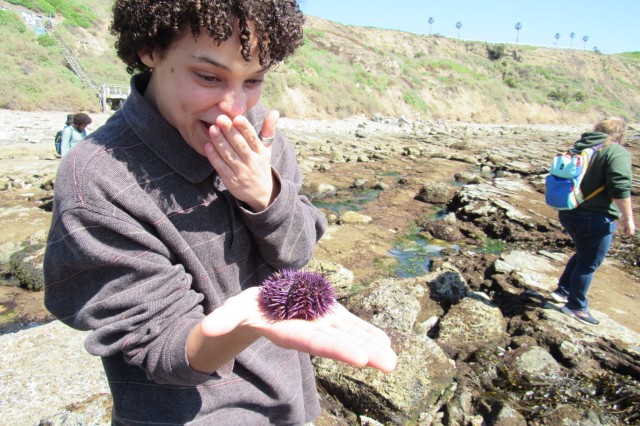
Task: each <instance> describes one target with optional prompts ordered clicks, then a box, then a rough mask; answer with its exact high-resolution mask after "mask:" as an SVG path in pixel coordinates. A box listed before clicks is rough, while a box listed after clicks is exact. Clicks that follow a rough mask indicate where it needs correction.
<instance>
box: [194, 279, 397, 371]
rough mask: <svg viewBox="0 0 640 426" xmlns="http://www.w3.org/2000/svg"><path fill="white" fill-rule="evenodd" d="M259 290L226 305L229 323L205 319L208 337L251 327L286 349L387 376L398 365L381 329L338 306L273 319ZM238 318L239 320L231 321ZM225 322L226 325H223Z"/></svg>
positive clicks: (252, 290)
mask: <svg viewBox="0 0 640 426" xmlns="http://www.w3.org/2000/svg"><path fill="white" fill-rule="evenodd" d="M259 291H260V290H259V288H258V287H254V288H250V289H248V290H245V291H243V292H242V293H240V294H239V295H237V296H235V297H232V298H230V299H228V300H227V302H226V303H225V308H227V307H228V308H230V309H225V311H226V317H225V321H224V322H223V321H219V319H220V318H218V317H217V316H216V315H213V316H209V317H207V318H205V320H204V321H203V323H202V327H203V329H204V330H206V332H207V334H209V333H211V334H214V335H215V334H224V333H225V332H229V331H230V330H231V329H233V328H235V327H236V326H243V327H248V328H251V329H252V330H254V331H255V333H256V334H257V335H260V336H264V337H266V338H267V339H269V340H271V341H272V342H273V343H275V344H276V345H278V346H280V347H283V348H285V349H294V350H297V351H300V352H306V353H309V354H311V355H315V356H320V357H325V358H331V359H335V360H338V361H342V362H345V363H348V364H351V365H354V366H356V367H365V366H368V367H372V368H376V369H378V370H380V371H383V372H385V373H388V372H391V371H392V370H393V369H394V368H395V366H396V360H397V357H396V354H395V352H394V351H393V350H392V349H391V341H390V339H389V337H388V336H387V335H386V334H385V333H384V332H383V331H382V330H380V329H379V328H377V327H375V326H373V325H371V324H369V323H368V322H366V321H364V320H362V319H360V318H358V317H357V316H355V315H353V314H352V313H351V312H349V311H348V310H347V309H346V308H345V307H344V306H342V305H341V304H339V303H336V304H335V305H334V306H333V307H332V309H331V312H329V313H328V314H327V315H325V316H324V317H322V318H319V319H316V320H313V321H307V320H302V319H292V320H273V319H271V318H269V317H268V314H267V313H266V312H265V311H264V309H263V308H262V307H261V306H260V303H259V301H258V298H259V297H258V296H259ZM229 313H231V315H236V318H230V317H229ZM223 323H225V324H226V326H225V325H223Z"/></svg>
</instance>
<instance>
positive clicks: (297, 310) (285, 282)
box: [260, 269, 336, 320]
mask: <svg viewBox="0 0 640 426" xmlns="http://www.w3.org/2000/svg"><path fill="white" fill-rule="evenodd" d="M335 302H336V296H335V293H334V292H333V287H332V286H331V282H329V280H328V279H327V278H326V277H325V276H324V275H322V274H320V273H318V272H308V271H294V270H291V269H285V270H283V271H280V272H276V273H274V274H273V275H272V276H271V277H269V278H267V279H266V280H264V281H263V283H262V287H261V288H260V303H261V304H262V306H263V307H264V309H265V310H266V311H267V313H268V314H269V315H270V316H271V317H272V318H273V319H276V320H284V319H305V320H313V319H316V318H320V317H322V316H324V315H325V314H327V312H329V311H330V310H331V307H332V306H333V304H334V303H335Z"/></svg>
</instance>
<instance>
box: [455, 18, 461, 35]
mask: <svg viewBox="0 0 640 426" xmlns="http://www.w3.org/2000/svg"><path fill="white" fill-rule="evenodd" d="M456 28H457V29H458V39H459V38H460V28H462V22H460V21H458V22H456Z"/></svg>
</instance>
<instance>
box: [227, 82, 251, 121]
mask: <svg viewBox="0 0 640 426" xmlns="http://www.w3.org/2000/svg"><path fill="white" fill-rule="evenodd" d="M220 109H221V110H222V112H223V113H224V114H226V115H227V116H228V117H229V118H231V119H232V120H233V119H234V118H235V117H237V116H239V115H242V114H244V113H245V112H246V111H247V95H246V94H245V93H244V91H243V90H242V89H241V88H229V89H228V90H227V92H226V93H225V94H224V96H223V98H222V101H221V102H220Z"/></svg>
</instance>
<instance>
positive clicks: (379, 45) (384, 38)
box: [0, 0, 640, 123]
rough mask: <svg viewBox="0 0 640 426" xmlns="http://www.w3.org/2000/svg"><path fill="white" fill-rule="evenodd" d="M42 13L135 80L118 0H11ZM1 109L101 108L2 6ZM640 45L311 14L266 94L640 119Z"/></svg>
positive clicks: (493, 112) (394, 107)
mask: <svg viewBox="0 0 640 426" xmlns="http://www.w3.org/2000/svg"><path fill="white" fill-rule="evenodd" d="M11 3H14V4H19V5H21V6H24V7H27V8H29V9H31V10H33V11H34V12H37V13H39V14H41V15H45V16H50V17H51V20H50V22H49V23H48V27H51V28H53V29H54V30H55V32H56V33H57V34H58V35H59V36H60V37H62V38H63V39H64V40H65V42H66V43H67V44H68V45H69V46H71V48H72V49H73V51H74V54H75V55H76V56H77V58H78V59H79V61H80V63H81V64H82V65H83V67H84V68H85V69H86V70H87V71H88V74H89V75H90V76H91V78H92V80H93V81H94V83H96V84H98V85H99V84H103V83H107V84H127V83H128V80H129V76H128V75H127V74H126V72H125V67H124V65H123V64H122V63H121V62H120V60H119V59H118V58H117V57H116V54H115V51H114V48H113V44H114V38H113V37H112V36H111V35H110V34H109V31H108V24H109V19H110V7H111V4H112V3H111V2H108V1H107V2H104V1H99V0H84V1H81V0H74V1H63V0H12V1H11ZM0 35H1V36H3V40H4V43H3V44H2V46H0V60H1V64H0V67H1V68H0V71H2V72H1V73H0V108H8V109H23V110H86V111H90V112H95V111H98V108H99V105H98V101H97V97H96V94H95V93H94V92H93V91H92V90H91V89H90V88H89V87H87V86H85V85H83V84H82V83H81V81H80V79H79V78H77V76H75V75H74V74H73V72H72V71H70V69H69V68H68V67H67V65H66V61H65V60H64V58H63V56H62V51H61V50H60V47H59V46H58V45H57V43H56V41H55V40H54V39H53V38H52V37H51V36H49V35H46V34H45V35H37V34H36V32H35V31H33V29H31V28H30V27H28V26H27V25H26V24H25V23H24V22H23V21H22V19H21V17H20V16H19V15H18V14H14V13H12V12H7V11H0ZM639 72H640V52H630V53H624V54H620V55H605V54H602V53H600V52H594V51H588V50H577V49H549V48H542V47H536V46H522V45H519V46H514V45H510V44H488V43H482V42H465V41H461V40H457V39H449V38H445V37H442V36H439V35H431V36H426V35H416V34H410V33H404V32H399V31H390V30H381V29H375V28H362V27H352V26H344V25H339V24H334V23H331V22H328V21H324V20H321V19H318V18H314V17H308V23H307V28H306V31H305V44H304V45H303V46H302V47H301V48H300V49H299V51H298V52H297V54H296V55H295V56H294V57H292V58H289V59H287V60H286V61H285V62H284V63H282V64H280V65H279V66H278V67H277V68H276V69H275V70H274V72H272V73H270V74H269V76H268V79H267V81H266V84H265V93H264V97H263V99H264V101H265V103H266V104H267V105H268V106H270V107H273V108H278V109H279V110H280V111H281V112H282V114H283V115H284V116H290V117H295V118H301V117H310V118H344V117H348V116H353V115H359V114H364V115H366V116H372V115H374V114H382V115H395V116H399V115H405V116H408V117H412V118H414V117H415V118H422V119H439V118H443V119H459V120H465V121H479V122H532V123H536V122H538V123H542V122H567V121H572V122H575V121H581V122H591V121H594V120H597V119H598V118H600V117H601V116H603V115H605V114H608V115H611V114H615V115H620V116H623V117H625V118H627V119H628V120H629V121H632V122H634V121H639V120H640V81H639V80H638V78H637V76H638V75H639Z"/></svg>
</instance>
